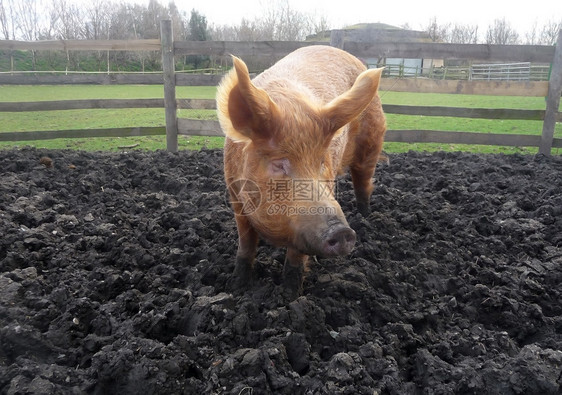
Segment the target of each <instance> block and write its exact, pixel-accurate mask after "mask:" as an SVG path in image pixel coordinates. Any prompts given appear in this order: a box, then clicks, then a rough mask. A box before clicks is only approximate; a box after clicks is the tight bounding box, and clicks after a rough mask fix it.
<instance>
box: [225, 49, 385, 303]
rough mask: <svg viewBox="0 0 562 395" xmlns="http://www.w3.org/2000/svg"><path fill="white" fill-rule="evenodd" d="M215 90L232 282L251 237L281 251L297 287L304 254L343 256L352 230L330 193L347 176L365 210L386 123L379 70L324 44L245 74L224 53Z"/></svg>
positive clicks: (292, 287) (240, 278) (250, 253)
mask: <svg viewBox="0 0 562 395" xmlns="http://www.w3.org/2000/svg"><path fill="white" fill-rule="evenodd" d="M232 60H233V65H234V67H233V69H232V70H231V71H230V72H229V73H228V74H227V75H225V77H224V78H223V79H222V81H221V83H220V84H219V86H218V89H217V96H216V101H217V114H218V118H219V122H220V125H221V129H222V130H223V132H224V134H225V136H226V138H225V143H224V175H225V181H226V185H227V188H228V193H229V197H230V202H231V206H232V209H233V211H234V216H235V221H236V225H237V229H238V251H237V254H236V263H235V269H234V273H233V275H234V277H233V278H234V279H235V284H237V285H235V286H239V285H240V286H241V285H244V284H248V283H249V282H250V281H251V279H252V272H253V264H254V260H255V256H256V252H257V247H258V242H259V239H260V237H261V238H262V239H264V240H265V241H267V242H269V243H270V244H272V245H274V246H277V247H286V248H287V251H286V255H285V262H284V267H283V285H284V287H285V288H284V289H285V291H287V292H288V293H289V294H290V295H293V296H295V295H299V294H301V293H302V287H303V275H304V273H305V272H306V271H307V270H308V268H307V262H308V260H309V257H310V256H318V257H336V256H346V255H348V254H349V253H350V252H351V251H352V249H353V248H354V245H355V242H356V235H355V232H354V231H353V229H351V228H350V226H349V225H348V222H347V220H346V218H345V216H344V214H343V212H342V209H341V207H340V205H339V204H338V202H337V201H336V199H335V188H334V185H335V184H334V181H335V179H336V177H337V176H338V175H341V174H343V173H344V172H345V171H346V170H347V169H349V171H350V173H351V178H352V183H353V189H354V192H355V197H356V201H357V209H358V211H359V212H360V213H361V214H362V215H364V216H367V215H368V214H369V201H370V196H371V193H372V191H373V181H372V178H373V175H374V172H375V166H376V164H377V162H378V160H379V157H380V156H381V150H382V145H383V140H384V135H385V132H386V120H385V116H384V113H383V110H382V106H381V102H380V98H379V95H378V93H377V91H378V86H379V83H380V78H381V74H382V68H378V69H367V68H366V66H365V65H364V64H363V63H362V62H361V61H360V60H359V59H357V58H356V57H354V56H352V55H351V54H349V53H348V52H345V51H343V50H340V49H337V48H334V47H330V46H323V45H314V46H309V47H303V48H300V49H298V50H296V51H294V52H292V53H290V54H289V55H287V56H285V57H284V58H283V59H281V60H280V61H278V62H277V63H275V64H274V65H273V66H272V67H271V68H269V69H267V70H266V71H264V72H263V73H261V74H259V75H258V76H256V77H255V78H254V79H251V78H250V75H249V71H248V67H247V66H246V64H245V63H244V62H243V61H242V60H241V59H239V58H238V57H235V56H233V57H232Z"/></svg>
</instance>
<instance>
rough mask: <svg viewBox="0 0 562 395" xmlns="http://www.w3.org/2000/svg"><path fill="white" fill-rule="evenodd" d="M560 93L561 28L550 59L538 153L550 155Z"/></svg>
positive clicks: (561, 69) (561, 73)
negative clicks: (552, 57)
mask: <svg viewBox="0 0 562 395" xmlns="http://www.w3.org/2000/svg"><path fill="white" fill-rule="evenodd" d="M560 95H562V30H560V31H559V32H558V40H557V41H556V50H555V51H554V59H553V61H552V71H551V73H550V81H549V82H548V96H547V97H546V112H545V114H544V122H543V125H542V136H541V142H540V145H539V153H541V154H544V155H550V151H551V149H552V140H553V139H554V128H555V127H556V113H557V112H558V108H559V107H560Z"/></svg>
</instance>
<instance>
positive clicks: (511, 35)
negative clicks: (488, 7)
mask: <svg viewBox="0 0 562 395" xmlns="http://www.w3.org/2000/svg"><path fill="white" fill-rule="evenodd" d="M518 42H519V34H518V33H517V32H516V31H515V30H514V29H513V28H512V27H511V25H510V24H509V22H507V21H506V20H505V18H502V19H496V20H495V21H494V23H493V25H491V26H488V30H487V32H486V44H500V45H509V44H517V43H518Z"/></svg>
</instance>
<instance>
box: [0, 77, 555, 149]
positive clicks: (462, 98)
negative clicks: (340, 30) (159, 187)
mask: <svg viewBox="0 0 562 395" xmlns="http://www.w3.org/2000/svg"><path fill="white" fill-rule="evenodd" d="M215 92H216V88H215V87H213V86H206V87H178V88H177V91H176V96H177V97H178V98H196V99H213V98H214V97H215ZM162 97H163V88H162V86H161V85H109V86H98V85H64V86H1V87H0V101H16V102H17V101H41V100H80V99H104V98H112V99H132V98H162ZM381 98H382V101H383V103H385V104H403V105H432V106H450V107H473V108H514V109H538V110H540V109H544V108H545V100H544V98H541V97H505V96H478V95H449V94H421V93H400V92H382V93H381ZM179 116H180V117H183V118H194V119H216V114H215V111H214V110H180V111H179ZM0 117H1V119H2V121H1V122H0V133H1V132H14V131H15V132H18V131H31V130H80V129H96V128H110V127H135V126H161V125H164V123H165V122H164V110H163V109H115V110H112V109H109V110H68V111H36V112H26V113H16V112H14V113H0ZM387 121H388V127H389V129H429V130H447V131H473V132H489V133H510V134H530V133H532V134H540V133H541V130H542V122H541V121H520V120H515V121H514V120H487V119H469V118H452V117H426V116H405V115H396V114H387ZM555 136H556V137H562V125H560V124H558V125H557V128H556V131H555ZM24 145H30V146H35V147H44V148H53V149H55V148H73V149H82V150H88V151H96V150H119V149H122V148H119V147H124V146H132V145H137V146H136V148H137V149H146V150H155V149H165V147H166V142H165V136H150V137H128V138H88V139H80V138H76V139H55V140H40V141H22V142H0V148H8V147H14V146H24ZM222 145H223V139H222V138H220V137H185V136H180V137H179V141H178V146H179V148H180V149H200V148H201V147H208V148H215V147H222ZM385 150H386V151H387V152H403V151H408V150H419V151H437V150H439V151H441V150H444V151H456V150H463V151H471V152H482V153H491V152H505V153H516V152H519V153H536V152H537V148H533V147H498V146H482V145H462V144H419V143H412V144H406V143H386V144H385ZM553 153H554V154H560V153H562V152H561V150H560V149H554V150H553Z"/></svg>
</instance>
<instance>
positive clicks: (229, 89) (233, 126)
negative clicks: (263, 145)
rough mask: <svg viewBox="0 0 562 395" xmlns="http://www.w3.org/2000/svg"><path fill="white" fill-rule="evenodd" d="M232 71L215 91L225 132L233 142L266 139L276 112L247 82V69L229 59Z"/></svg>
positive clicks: (219, 115)
mask: <svg viewBox="0 0 562 395" xmlns="http://www.w3.org/2000/svg"><path fill="white" fill-rule="evenodd" d="M232 60H233V63H234V69H233V70H231V71H230V73H229V74H228V75H227V76H226V77H225V78H224V79H223V81H222V82H221V84H220V85H219V88H218V90H217V110H218V111H217V113H218V117H219V121H220V123H221V127H222V130H223V131H224V133H225V134H226V135H227V136H228V137H230V138H231V139H232V140H234V141H249V140H257V139H269V138H271V137H272V130H273V125H274V122H275V119H276V118H277V117H278V113H279V110H278V108H277V105H276V104H275V103H274V102H273V100H271V98H270V97H269V95H268V94H267V92H266V91H264V90H263V89H260V88H258V87H256V86H255V85H254V84H252V81H251V80H250V74H249V72H248V67H247V66H246V64H245V63H244V62H243V61H242V60H241V59H239V58H237V57H235V56H233V57H232Z"/></svg>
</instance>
